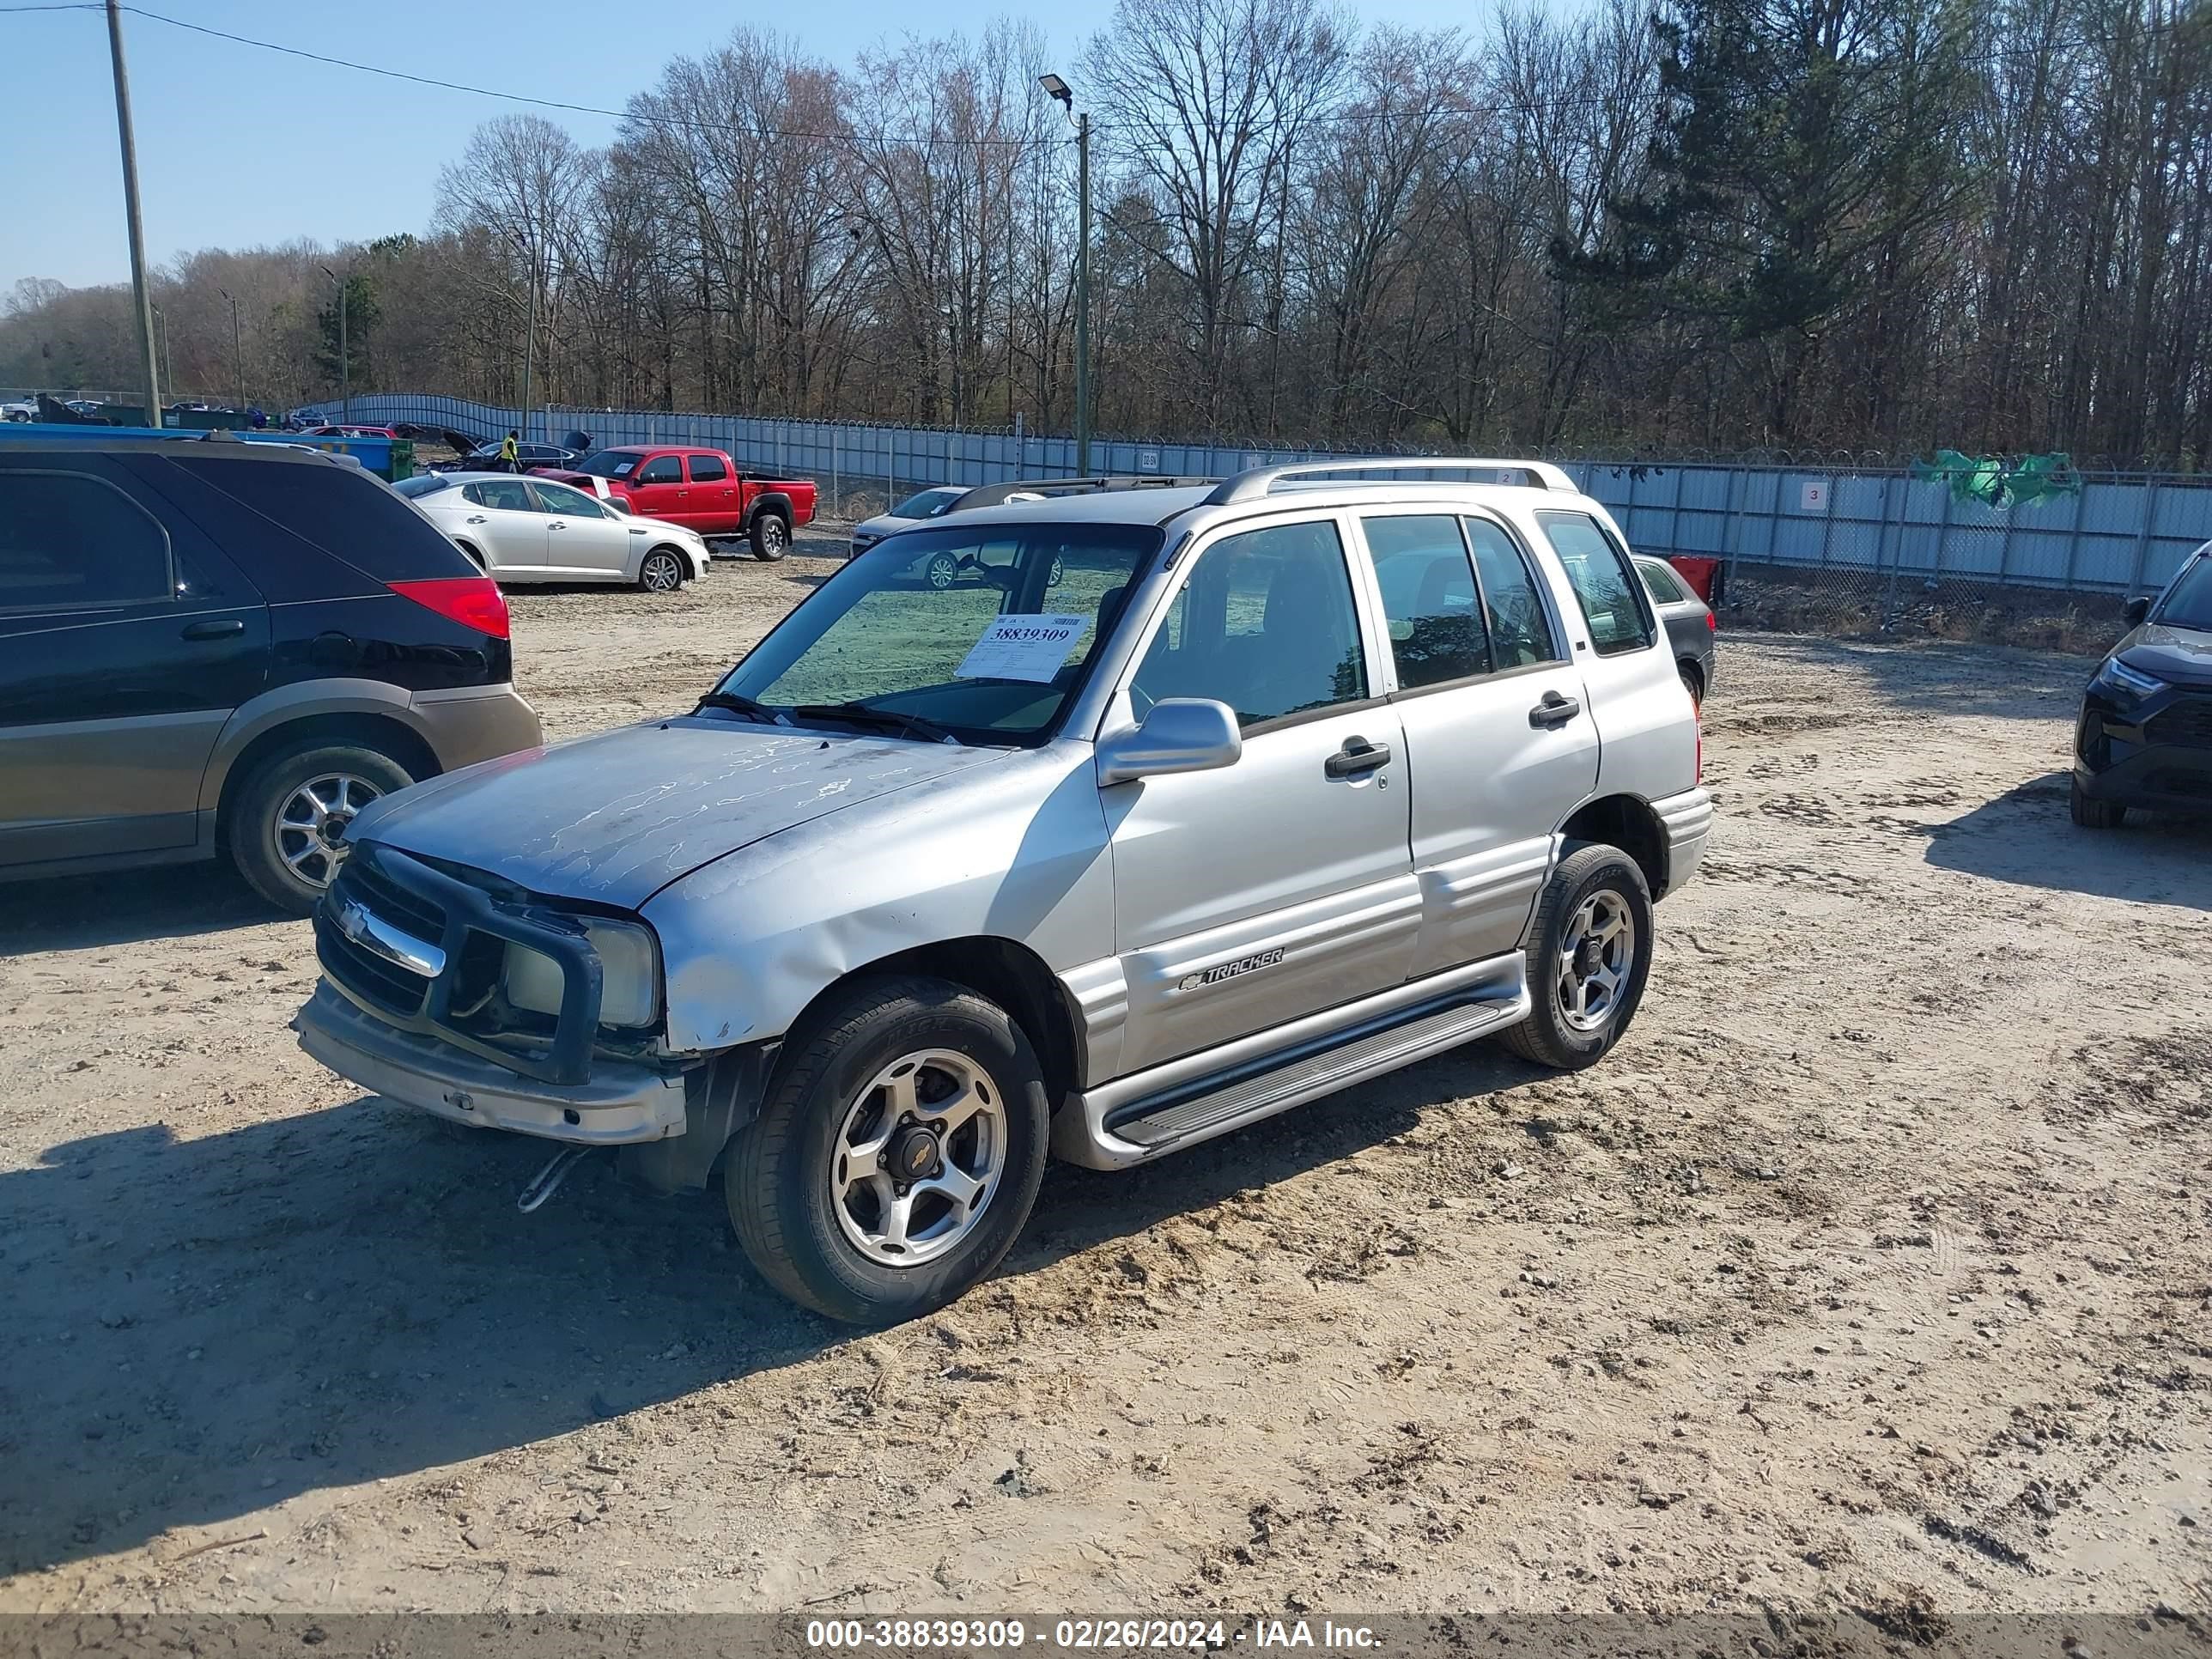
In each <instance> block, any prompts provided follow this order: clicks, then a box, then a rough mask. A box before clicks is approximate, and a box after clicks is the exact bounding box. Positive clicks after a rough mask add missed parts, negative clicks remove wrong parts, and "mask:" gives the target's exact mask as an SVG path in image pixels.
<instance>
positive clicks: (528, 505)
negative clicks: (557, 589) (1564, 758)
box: [457, 477, 549, 576]
mask: <svg viewBox="0 0 2212 1659" xmlns="http://www.w3.org/2000/svg"><path fill="white" fill-rule="evenodd" d="M461 494H462V495H464V496H465V497H466V498H467V501H468V502H469V511H468V512H467V513H464V514H463V515H462V517H461V523H460V527H459V531H458V532H457V533H459V534H461V535H465V536H466V537H468V538H471V540H475V541H476V544H477V546H478V547H480V548H481V549H482V550H483V554H484V568H486V569H487V570H489V572H490V573H491V574H493V575H495V576H542V575H544V574H546V571H547V569H548V568H549V565H548V555H547V553H546V550H545V549H546V532H545V514H544V512H543V511H541V510H540V509H539V507H538V498H537V497H536V496H535V495H532V494H531V493H530V486H529V485H528V484H527V483H524V482H523V481H522V480H521V479H520V478H517V477H507V478H477V479H474V480H472V481H471V482H470V483H465V484H464V485H462V486H461ZM476 538H482V539H481V540H476Z"/></svg>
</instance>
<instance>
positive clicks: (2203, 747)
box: [2073, 542, 2212, 829]
mask: <svg viewBox="0 0 2212 1659" xmlns="http://www.w3.org/2000/svg"><path fill="white" fill-rule="evenodd" d="M2125 615H2126V621H2127V624H2128V632H2127V633H2126V634H2125V635H2124V636H2123V637H2122V638H2121V640H2120V642H2119V643H2118V645H2116V646H2114V647H2112V651H2111V653H2109V654H2108V655H2107V656H2106V658H2105V659H2104V661H2102V662H2101V663H2100V664H2098V665H2097V671H2096V673H2095V674H2094V675H2093V677H2092V678H2091V679H2090V681H2089V687H2088V690H2087V692H2086V693H2084V695H2083V696H2082V699H2081V723H2080V724H2079V725H2078V726H2076V727H2075V733H2074V791H2073V801H2074V822H2075V823H2079V824H2081V825H2084V826H2086V827H2087V828H2089V829H2115V828H2117V827H2118V825H2119V823H2121V821H2122V820H2123V819H2124V818H2125V817H2126V816H2127V811H2128V809H2129V808H2130V807H2131V806H2142V807H2151V808H2166V809H2171V810H2177V811H2198V812H2204V811H2212V542H2208V543H2206V544H2204V545H2203V547H2200V548H2198V549H2197V551H2196V552H2195V553H2193V554H2191V556H2189V557H2188V558H2187V559H2186V560H2185V561H2184V562H2183V563H2182V567H2181V568H2180V569H2179V571H2178V572H2176V573H2175V574H2174V578H2173V580H2172V581H2171V582H2168V583H2167V584H2166V591H2165V592H2162V593H2160V594H2158V595H2157V596H2155V597H2154V598H2147V599H2130V600H2129V601H2128V606H2127V611H2126V613H2125Z"/></svg>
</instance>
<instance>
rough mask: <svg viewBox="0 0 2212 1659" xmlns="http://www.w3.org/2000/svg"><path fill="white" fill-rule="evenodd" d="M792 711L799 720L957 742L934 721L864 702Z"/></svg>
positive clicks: (808, 704)
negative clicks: (848, 724)
mask: <svg viewBox="0 0 2212 1659" xmlns="http://www.w3.org/2000/svg"><path fill="white" fill-rule="evenodd" d="M791 712H792V714H793V718H795V719H798V720H850V721H851V722H852V723H853V724H854V725H855V726H874V727H875V728H876V729H877V730H878V731H882V730H885V729H889V730H891V731H895V732H904V733H906V734H907V735H908V737H913V738H921V739H922V740H923V741H924V742H927V743H951V742H954V741H956V739H955V738H953V735H952V733H951V732H948V731H946V730H945V728H944V727H943V726H939V724H938V723H937V722H936V721H935V720H924V719H923V718H922V717H921V715H920V714H902V713H900V712H899V710H897V709H896V708H875V707H874V706H872V704H869V703H865V702H802V703H800V704H799V707H798V708H794V709H793V710H792V711H791Z"/></svg>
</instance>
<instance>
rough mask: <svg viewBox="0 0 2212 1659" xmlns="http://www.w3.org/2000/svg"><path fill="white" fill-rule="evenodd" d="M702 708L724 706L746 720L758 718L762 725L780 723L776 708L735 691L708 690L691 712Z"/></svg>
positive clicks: (694, 712)
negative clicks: (741, 715)
mask: <svg viewBox="0 0 2212 1659" xmlns="http://www.w3.org/2000/svg"><path fill="white" fill-rule="evenodd" d="M703 708H726V709H728V710H729V711H730V713H732V714H743V715H744V717H745V718H746V719H747V720H758V721H759V722H760V723H761V724H762V725H763V726H778V725H781V723H782V720H781V715H780V714H778V713H777V711H776V710H775V709H773V708H769V706H768V705H767V704H766V703H764V702H754V701H753V700H752V699H751V698H750V697H747V696H740V695H738V693H737V692H735V691H709V692H708V694H707V695H706V696H703V697H702V698H700V699H699V706H698V708H694V709H693V710H692V711H691V712H692V713H693V714H697V713H699V711H700V709H703Z"/></svg>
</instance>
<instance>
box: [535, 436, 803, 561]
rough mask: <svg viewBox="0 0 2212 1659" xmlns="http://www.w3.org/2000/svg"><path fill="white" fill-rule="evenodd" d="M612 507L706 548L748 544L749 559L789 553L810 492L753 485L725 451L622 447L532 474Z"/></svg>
mask: <svg viewBox="0 0 2212 1659" xmlns="http://www.w3.org/2000/svg"><path fill="white" fill-rule="evenodd" d="M532 471H534V472H535V473H536V474H537V475H538V477H542V478H557V479H559V480H560V481H561V482H562V483H568V484H574V485H575V486H576V487H577V488H578V489H586V490H589V491H590V492H591V493H592V494H593V495H598V496H599V497H601V498H602V499H603V500H608V501H614V502H616V503H617V504H618V505H619V506H620V507H623V510H624V511H626V512H629V513H635V514H636V515H637V516H638V517H640V518H644V519H665V520H668V522H669V523H671V524H680V525H682V526H684V528H685V529H687V530H696V531H697V532H699V533H700V534H701V535H702V536H704V537H706V538H708V539H709V540H712V539H714V538H720V537H730V536H745V537H750V538H751V541H752V544H753V556H754V557H756V558H761V559H769V560H775V559H780V558H781V557H782V556H784V555H785V554H786V553H787V552H789V551H790V550H791V532H793V530H794V529H796V528H797V527H798V526H800V525H803V524H811V523H812V522H813V520H814V485H813V483H811V481H810V480H808V479H805V478H757V477H750V476H749V475H748V474H746V473H744V472H742V471H739V470H738V465H737V463H736V462H734V461H732V459H730V457H729V454H728V453H727V452H726V451H724V450H720V449H694V448H690V447H686V446H684V445H682V444H623V445H621V446H619V447H616V448H613V449H599V450H594V451H592V453H590V454H589V455H586V456H585V457H584V459H582V460H580V461H579V462H577V463H576V464H575V465H574V466H573V467H552V466H540V467H533V468H532Z"/></svg>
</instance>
